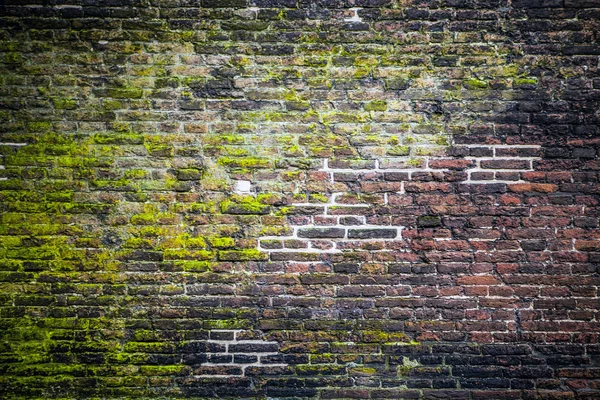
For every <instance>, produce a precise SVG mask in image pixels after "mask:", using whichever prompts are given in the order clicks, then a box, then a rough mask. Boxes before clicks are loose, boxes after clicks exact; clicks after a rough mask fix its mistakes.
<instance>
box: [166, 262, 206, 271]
mask: <svg viewBox="0 0 600 400" xmlns="http://www.w3.org/2000/svg"><path fill="white" fill-rule="evenodd" d="M174 265H175V267H176V268H178V269H182V270H184V271H186V272H207V271H210V270H211V268H210V262H208V261H176V262H175V264H174Z"/></svg>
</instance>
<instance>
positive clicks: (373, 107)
mask: <svg viewBox="0 0 600 400" xmlns="http://www.w3.org/2000/svg"><path fill="white" fill-rule="evenodd" d="M385 110H387V101H384V100H374V101H371V102H369V103H367V104H365V111H385Z"/></svg>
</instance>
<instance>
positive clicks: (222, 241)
mask: <svg viewBox="0 0 600 400" xmlns="http://www.w3.org/2000/svg"><path fill="white" fill-rule="evenodd" d="M208 243H210V245H211V246H212V247H216V248H219V249H225V248H229V247H233V246H234V245H235V240H233V239H232V238H229V237H213V238H208Z"/></svg>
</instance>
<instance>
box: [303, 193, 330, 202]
mask: <svg viewBox="0 0 600 400" xmlns="http://www.w3.org/2000/svg"><path fill="white" fill-rule="evenodd" d="M308 201H309V202H310V203H327V202H328V201H329V197H327V196H324V195H322V194H319V193H312V194H309V195H308Z"/></svg>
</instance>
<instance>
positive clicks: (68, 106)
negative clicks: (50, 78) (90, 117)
mask: <svg viewBox="0 0 600 400" xmlns="http://www.w3.org/2000/svg"><path fill="white" fill-rule="evenodd" d="M52 104H54V108H57V109H59V110H74V109H76V108H77V107H78V106H79V102H78V101H77V100H74V99H62V98H52Z"/></svg>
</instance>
